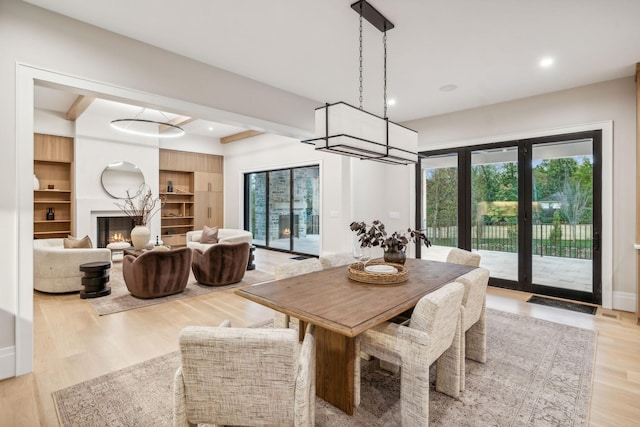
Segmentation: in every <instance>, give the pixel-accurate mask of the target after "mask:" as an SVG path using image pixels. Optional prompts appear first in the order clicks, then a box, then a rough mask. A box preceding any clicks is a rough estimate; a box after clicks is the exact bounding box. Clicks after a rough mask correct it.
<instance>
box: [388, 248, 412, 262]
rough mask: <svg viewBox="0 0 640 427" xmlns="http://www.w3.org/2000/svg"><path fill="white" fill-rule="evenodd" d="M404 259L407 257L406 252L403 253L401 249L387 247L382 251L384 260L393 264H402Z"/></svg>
mask: <svg viewBox="0 0 640 427" xmlns="http://www.w3.org/2000/svg"><path fill="white" fill-rule="evenodd" d="M406 259H407V254H405V253H404V251H401V250H399V249H396V248H393V247H391V248H389V249H387V250H386V251H385V253H384V260H385V262H393V263H395V264H402V265H404V262H405V261H406Z"/></svg>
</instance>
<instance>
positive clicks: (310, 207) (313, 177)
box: [244, 165, 320, 255]
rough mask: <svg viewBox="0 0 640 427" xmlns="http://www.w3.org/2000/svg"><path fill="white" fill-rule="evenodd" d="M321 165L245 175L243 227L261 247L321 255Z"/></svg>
mask: <svg viewBox="0 0 640 427" xmlns="http://www.w3.org/2000/svg"><path fill="white" fill-rule="evenodd" d="M319 170H320V168H319V166H317V165H313V166H304V167H297V168H287V169H277V170H271V171H261V172H251V173H246V174H245V175H244V200H245V203H244V206H245V212H244V223H245V224H244V226H245V229H246V230H249V231H251V232H252V233H253V244H254V245H256V246H258V247H264V248H269V249H273V250H279V251H285V252H291V253H296V254H304V255H319V254H320V185H319V182H320V181H319Z"/></svg>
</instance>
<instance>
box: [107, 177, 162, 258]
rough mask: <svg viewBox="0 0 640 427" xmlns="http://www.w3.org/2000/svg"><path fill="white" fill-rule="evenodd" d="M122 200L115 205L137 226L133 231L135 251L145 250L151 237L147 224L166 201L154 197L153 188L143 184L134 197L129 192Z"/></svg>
mask: <svg viewBox="0 0 640 427" xmlns="http://www.w3.org/2000/svg"><path fill="white" fill-rule="evenodd" d="M122 200H123V202H122V203H115V205H116V206H117V207H119V208H120V210H121V211H122V212H124V214H125V215H127V216H128V217H129V218H131V219H132V220H133V223H134V224H135V227H134V228H133V230H131V243H132V244H133V247H134V248H135V249H144V248H145V247H146V246H147V243H148V242H149V238H150V237H151V231H150V230H149V227H147V224H148V223H149V220H151V218H152V217H153V216H154V215H155V214H157V213H158V212H159V211H160V208H162V206H163V205H164V202H165V199H164V198H162V197H154V196H153V193H152V192H151V188H149V186H148V185H147V184H142V185H140V187H139V188H138V191H136V193H135V194H133V195H131V193H130V192H129V190H127V196H126V197H125V198H123V199H122Z"/></svg>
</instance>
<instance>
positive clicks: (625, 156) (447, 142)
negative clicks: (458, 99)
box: [403, 77, 636, 311]
mask: <svg viewBox="0 0 640 427" xmlns="http://www.w3.org/2000/svg"><path fill="white" fill-rule="evenodd" d="M635 93H636V92H635V83H634V80H633V78H632V77H629V78H624V79H617V80H612V81H608V82H603V83H598V84H594V85H589V86H584V87H580V88H575V89H570V90H565V91H561V92H555V93H551V94H547V95H541V96H534V97H530V98H525V99H520V100H516V101H511V102H505V103H501V104H496V105H491V106H487V107H483V108H475V109H471V110H466V111H460V112H457V113H451V114H445V115H441V116H435V117H429V118H424V119H420V120H414V121H411V122H407V123H403V124H405V125H406V126H409V127H410V128H412V129H415V130H417V131H418V134H419V146H420V149H421V150H422V151H425V150H429V149H434V148H442V147H447V146H459V145H473V144H475V143H480V142H482V143H485V142H492V141H505V140H511V139H514V138H517V137H520V136H521V135H523V134H538V135H542V134H547V135H548V134H555V133H560V132H562V130H563V129H564V128H567V127H572V126H578V125H583V124H589V123H596V122H603V121H613V168H612V171H609V173H611V174H612V177H611V176H610V177H609V179H612V180H613V194H612V195H611V194H606V195H605V196H606V197H611V199H612V200H613V218H612V223H613V234H612V235H609V236H606V235H603V236H602V239H603V240H608V242H609V243H610V247H611V248H612V251H613V253H612V254H607V255H609V256H611V258H612V260H613V265H612V280H613V283H612V286H613V308H618V309H621V310H627V311H634V310H635V294H636V277H635V251H634V249H633V243H634V238H635V194H636V188H635V182H636V181H635V171H636V160H635V159H636V155H635V153H636V134H635V132H636V117H635V114H636V101H635V96H636V95H635ZM603 255H605V254H603ZM603 287H604V284H603Z"/></svg>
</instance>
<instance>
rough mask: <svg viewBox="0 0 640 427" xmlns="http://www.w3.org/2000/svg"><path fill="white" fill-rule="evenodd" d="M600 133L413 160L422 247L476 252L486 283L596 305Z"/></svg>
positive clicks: (440, 254) (432, 252)
mask: <svg viewBox="0 0 640 427" xmlns="http://www.w3.org/2000/svg"><path fill="white" fill-rule="evenodd" d="M600 147H601V133H600V131H589V132H581V133H576V134H568V135H556V136H552V137H544V138H534V139H527V140H517V141H508V142H501V143H499V144H486V145H482V146H473V147H463V148H455V149H451V150H439V151H434V152H425V153H421V155H422V156H423V157H422V159H421V161H420V173H419V174H418V182H417V186H418V189H419V191H418V194H421V200H419V201H418V203H417V204H416V205H417V206H419V209H420V212H418V217H419V218H421V219H422V226H423V228H426V229H427V233H428V235H429V237H430V239H431V240H432V242H433V244H434V246H433V247H432V248H428V249H424V248H422V249H421V251H420V256H421V257H423V258H432V259H440V260H442V259H444V258H445V257H446V252H448V249H449V248H450V247H453V246H457V247H460V248H463V249H467V250H472V251H474V252H478V253H479V254H480V255H481V256H482V261H481V266H483V267H486V268H488V269H489V270H490V272H491V282H490V284H492V285H494V286H500V287H506V288H510V289H516V290H522V291H528V292H535V293H540V294H545V295H552V296H558V297H565V298H570V299H575V300H581V301H588V302H594V303H600V302H601V298H602V296H601V278H600V276H601V272H600V271H601V261H600V259H601V256H600V239H601V202H600V189H601V170H600V168H601V166H600V151H601V149H600Z"/></svg>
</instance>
